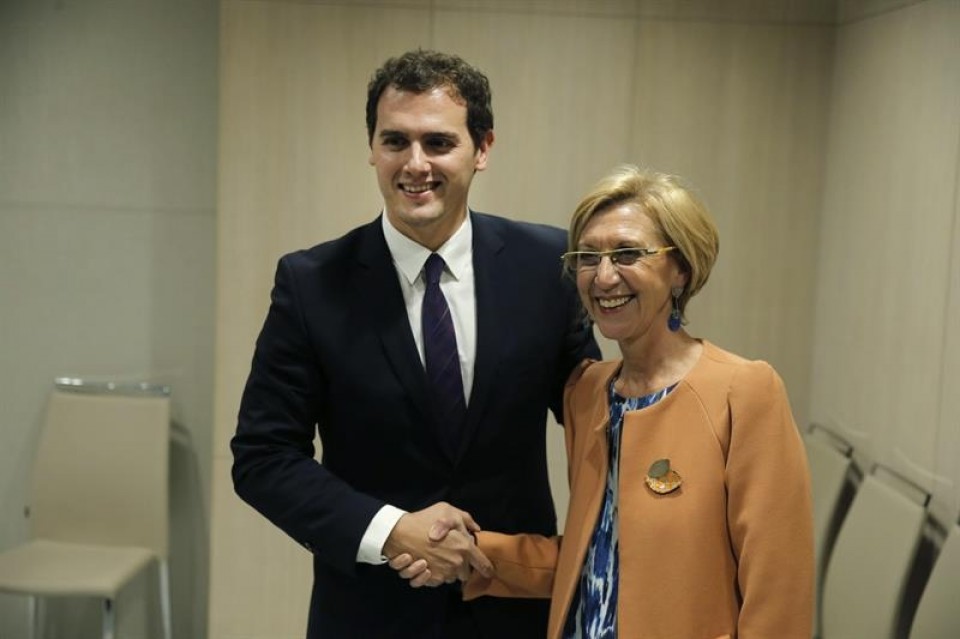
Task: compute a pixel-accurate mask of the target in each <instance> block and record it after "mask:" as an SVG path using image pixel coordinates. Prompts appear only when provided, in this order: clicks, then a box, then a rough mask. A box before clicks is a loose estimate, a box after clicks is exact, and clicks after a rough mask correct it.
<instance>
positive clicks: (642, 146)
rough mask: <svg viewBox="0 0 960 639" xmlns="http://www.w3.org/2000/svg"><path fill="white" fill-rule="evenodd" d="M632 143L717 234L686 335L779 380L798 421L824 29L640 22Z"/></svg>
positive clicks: (825, 78) (803, 388)
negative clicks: (694, 198) (692, 201)
mask: <svg viewBox="0 0 960 639" xmlns="http://www.w3.org/2000/svg"><path fill="white" fill-rule="evenodd" d="M637 46H638V54H637V69H638V71H637V75H638V78H639V82H638V86H637V95H636V98H635V104H636V108H635V114H636V120H635V122H634V124H633V130H634V134H633V140H634V141H633V148H634V152H635V156H636V158H637V159H638V162H640V163H641V164H644V165H647V166H651V167H654V168H657V169H660V170H664V171H668V172H673V173H677V174H679V175H681V176H683V177H685V178H686V179H687V180H688V181H689V182H690V183H691V184H692V185H693V186H694V187H695V188H696V190H697V191H698V192H699V193H700V194H701V196H702V197H703V199H704V200H705V202H706V203H707V206H708V207H709V208H710V210H711V211H712V212H713V214H714V217H715V218H716V221H717V225H718V227H719V229H720V245H721V250H720V257H719V260H718V263H717V265H716V267H715V269H714V272H713V274H712V275H711V281H710V282H709V283H708V284H707V287H706V288H705V289H704V290H703V292H702V293H701V294H700V295H699V296H698V298H695V299H694V300H693V302H691V305H690V307H689V311H688V316H689V319H690V322H691V323H690V331H691V332H692V333H693V334H696V335H699V336H703V337H706V338H708V339H711V340H713V341H716V342H717V343H719V344H720V345H722V346H724V347H726V348H730V349H732V350H734V351H737V352H739V353H741V354H744V355H746V356H749V357H755V358H762V359H766V360H768V361H770V362H771V363H772V364H773V365H774V366H775V367H776V368H777V370H778V371H779V372H780V374H781V376H782V377H783V378H784V380H785V382H786V385H787V389H788V391H789V393H790V397H791V400H792V403H793V408H794V413H795V416H796V418H797V420H798V422H799V423H801V424H802V423H804V422H805V421H806V406H807V399H808V393H809V391H808V384H809V382H808V379H809V361H810V348H811V327H812V310H811V308H812V301H813V281H814V278H813V273H814V269H815V256H816V248H815V244H816V240H817V228H818V227H817V225H818V213H817V211H818V208H819V205H820V199H819V195H820V189H821V166H820V157H821V155H822V153H823V150H824V144H825V129H826V105H827V99H828V89H829V69H830V56H831V52H832V38H831V32H830V30H829V29H827V28H820V27H788V26H764V25H739V24H707V23H692V22H675V23H669V22H652V23H651V22H645V23H643V25H642V26H641V28H640V31H639V34H638V45H637Z"/></svg>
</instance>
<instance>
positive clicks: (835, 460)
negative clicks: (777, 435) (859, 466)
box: [804, 432, 853, 567]
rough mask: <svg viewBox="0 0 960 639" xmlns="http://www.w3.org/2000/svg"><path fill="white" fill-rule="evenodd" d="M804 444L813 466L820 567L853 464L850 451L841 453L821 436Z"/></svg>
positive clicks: (808, 436) (813, 436)
mask: <svg viewBox="0 0 960 639" xmlns="http://www.w3.org/2000/svg"><path fill="white" fill-rule="evenodd" d="M804 443H805V445H806V448H807V461H808V463H809V465H810V483H811V490H812V492H813V532H814V540H815V542H816V558H817V566H818V567H819V566H821V565H822V563H823V560H824V558H825V554H826V552H827V551H828V550H829V544H830V542H831V541H832V539H831V537H832V533H831V527H832V524H833V521H834V516H835V514H836V513H837V507H838V504H839V503H840V496H841V494H842V493H843V490H844V486H846V483H847V474H848V473H849V472H850V468H851V466H852V464H853V462H852V460H851V459H850V454H849V448H847V449H846V450H841V449H840V448H838V447H837V445H836V444H835V443H833V442H830V441H827V440H826V439H824V438H823V437H820V436H818V435H817V434H816V432H812V433H807V434H805V435H804Z"/></svg>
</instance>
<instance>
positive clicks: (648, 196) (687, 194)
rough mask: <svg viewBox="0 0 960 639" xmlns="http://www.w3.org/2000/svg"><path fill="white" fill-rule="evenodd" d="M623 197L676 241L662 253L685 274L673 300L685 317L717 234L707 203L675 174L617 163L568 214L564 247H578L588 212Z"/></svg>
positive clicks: (667, 238) (707, 273)
mask: <svg viewBox="0 0 960 639" xmlns="http://www.w3.org/2000/svg"><path fill="white" fill-rule="evenodd" d="M626 203H635V204H637V205H638V206H639V207H640V208H641V209H642V211H643V212H644V213H646V214H647V215H648V216H649V217H650V219H651V220H653V222H654V224H655V225H656V227H657V229H658V230H659V232H660V234H661V235H662V236H663V239H664V241H665V242H666V245H667V246H675V247H676V250H674V251H670V252H669V253H667V257H668V258H670V259H674V260H676V261H677V264H678V265H679V266H680V268H681V270H683V271H684V272H685V273H687V276H688V277H687V285H686V286H685V287H684V289H683V293H682V294H681V295H680V297H679V298H678V300H677V302H678V306H679V309H680V315H681V317H684V312H685V310H686V307H687V302H689V301H690V298H691V297H693V296H694V295H696V294H697V292H698V291H699V290H700V289H701V288H703V285H704V284H706V283H707V279H708V278H709V277H710V271H711V270H712V269H713V265H714V263H715V262H716V261H717V253H718V252H719V251H720V236H719V234H718V232H717V226H716V224H714V222H713V218H712V217H711V215H710V213H709V212H708V211H707V208H706V206H704V204H703V202H701V201H700V199H699V198H698V197H697V196H696V195H695V194H694V193H693V192H692V191H691V190H690V189H689V188H687V187H686V186H684V185H683V184H682V183H681V181H680V178H678V177H677V176H675V175H668V174H666V173H658V172H656V171H651V170H648V169H641V168H638V167H636V166H633V165H625V166H621V167H618V168H617V169H616V170H615V171H614V172H613V173H611V174H610V175H608V176H606V177H604V178H603V179H601V180H600V181H599V182H597V184H596V185H594V187H593V188H592V189H591V190H590V191H589V192H588V193H587V194H586V196H584V198H583V199H582V200H581V201H580V204H579V205H577V208H576V210H575V211H574V213H573V219H571V220H570V234H569V250H571V251H576V250H577V248H578V247H579V244H580V236H581V235H582V234H583V229H584V228H585V227H586V226H587V222H589V221H590V220H591V219H592V218H593V216H595V215H596V214H598V213H601V212H603V211H606V210H607V209H609V208H611V207H613V206H617V205H620V204H626ZM685 321H686V319H685V317H684V322H685Z"/></svg>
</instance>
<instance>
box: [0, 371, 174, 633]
mask: <svg viewBox="0 0 960 639" xmlns="http://www.w3.org/2000/svg"><path fill="white" fill-rule="evenodd" d="M169 429H170V400H169V397H168V396H166V394H165V393H164V394H159V395H150V394H147V393H140V394H138V395H136V396H127V395H122V394H118V393H109V394H91V393H83V392H77V391H70V390H64V389H61V388H57V389H55V390H53V391H52V393H51V396H50V399H49V403H48V406H47V412H46V419H45V423H44V427H43V432H42V433H41V437H40V445H39V449H38V452H37V457H36V460H35V463H34V467H33V477H32V483H31V495H30V503H29V509H28V512H29V517H30V539H29V540H28V541H27V542H26V543H24V544H23V545H20V546H18V547H15V548H13V549H10V550H7V551H5V552H3V553H0V592H6V593H13V594H18V595H25V596H27V597H29V599H28V601H29V608H30V616H31V618H30V620H29V621H30V630H31V636H33V635H34V633H35V632H36V630H37V627H38V625H39V624H40V623H41V622H42V621H43V619H42V614H41V612H42V603H43V601H44V599H45V598H49V597H64V596H73V597H96V598H99V599H100V600H101V601H102V609H103V637H104V639H113V637H114V632H115V624H116V616H115V614H116V613H115V610H114V607H115V604H116V599H117V596H118V594H119V593H120V591H121V590H122V588H123V587H124V586H125V585H126V584H128V583H130V582H131V581H132V580H133V578H134V577H136V576H138V575H139V574H140V573H141V571H143V570H144V569H146V568H149V567H152V565H153V564H154V562H156V563H157V573H158V574H159V581H160V584H159V593H160V611H161V618H162V623H163V634H164V637H165V638H166V639H170V636H171V619H170V593H169V573H168V569H167V551H168V540H169V530H168V510H167V508H168V490H169V489H168V475H169V469H168V457H169Z"/></svg>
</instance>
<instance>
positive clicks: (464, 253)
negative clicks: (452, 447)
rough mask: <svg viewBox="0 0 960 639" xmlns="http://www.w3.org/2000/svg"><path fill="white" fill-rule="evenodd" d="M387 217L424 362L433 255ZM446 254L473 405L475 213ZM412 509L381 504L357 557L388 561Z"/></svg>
mask: <svg viewBox="0 0 960 639" xmlns="http://www.w3.org/2000/svg"><path fill="white" fill-rule="evenodd" d="M382 219H383V236H384V238H385V239H386V241H387V248H388V249H389V250H390V256H391V257H392V258H393V265H394V267H396V269H397V278H398V280H399V281H400V290H401V291H402V292H403V301H404V304H405V305H406V307H407V319H409V320H410V330H411V331H412V333H413V339H414V341H415V342H416V344H417V351H418V352H419V353H420V362H421V363H423V362H424V361H425V360H424V356H423V330H422V327H421V325H420V316H421V306H422V305H423V295H424V292H425V290H426V282H425V281H424V278H423V265H424V264H425V263H426V262H427V258H428V257H430V253H431V251H430V249H428V248H426V247H424V246H422V245H420V244H417V243H416V242H414V241H413V240H411V239H410V238H408V237H407V236H405V235H403V234H402V233H401V232H400V231H398V230H397V229H396V228H395V227H394V226H393V224H391V223H390V219H389V218H388V217H387V215H386V213H384V214H383V216H382ZM436 253H438V254H439V255H440V257H442V258H443V261H444V262H445V263H446V268H445V269H444V271H443V274H442V275H441V276H440V290H441V291H443V296H444V297H445V298H446V299H447V305H448V306H449V307H450V315H451V317H452V319H453V330H454V333H456V336H457V353H458V354H459V356H460V375H461V377H462V379H463V396H464V399H465V400H466V402H467V405H468V406H469V404H470V391H471V390H472V389H473V365H474V362H475V361H476V356H477V300H476V295H475V292H474V278H473V225H472V223H471V221H470V215H469V213H468V214H467V217H466V219H465V220H464V222H463V224H462V225H461V226H460V228H459V229H457V231H456V232H455V233H454V234H453V236H451V237H450V239H449V240H447V241H446V242H445V243H444V244H443V246H441V247H440V248H438V249H437V250H436ZM405 513H406V511H404V510H401V509H399V508H396V507H394V506H391V505H389V504H387V505H385V506H384V507H383V508H381V509H380V510H379V511H378V512H377V514H376V515H374V517H373V519H372V520H371V521H370V525H369V526H367V531H366V532H365V533H364V535H363V538H362V539H361V540H360V548H359V549H358V550H357V561H358V562H362V563H368V564H382V563H384V562H385V561H386V559H385V558H384V557H383V555H382V551H383V545H384V544H385V543H386V541H387V537H389V536H390V532H391V531H392V530H393V527H394V526H396V525H397V521H399V519H400V517H402V516H403V515H404V514H405Z"/></svg>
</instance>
